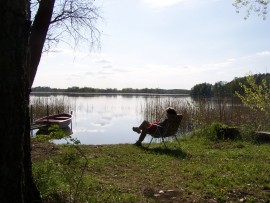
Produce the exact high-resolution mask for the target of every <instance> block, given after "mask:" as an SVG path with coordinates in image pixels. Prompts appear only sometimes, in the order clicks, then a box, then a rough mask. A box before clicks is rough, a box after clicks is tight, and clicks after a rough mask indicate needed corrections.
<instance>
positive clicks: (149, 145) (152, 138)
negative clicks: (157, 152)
mask: <svg viewBox="0 0 270 203" xmlns="http://www.w3.org/2000/svg"><path fill="white" fill-rule="evenodd" d="M153 139H154V138H153V137H152V139H151V141H150V142H149V144H148V146H147V148H149V146H150V144H151V143H152V141H153Z"/></svg>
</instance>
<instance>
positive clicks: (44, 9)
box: [29, 0, 55, 87]
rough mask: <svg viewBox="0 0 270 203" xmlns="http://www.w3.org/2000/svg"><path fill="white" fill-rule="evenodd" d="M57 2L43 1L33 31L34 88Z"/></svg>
mask: <svg viewBox="0 0 270 203" xmlns="http://www.w3.org/2000/svg"><path fill="white" fill-rule="evenodd" d="M54 3H55V0H41V2H40V3H39V8H38V11H37V14H36V16H35V20H34V22H33V25H32V29H31V36H30V53H31V60H30V66H29V84H30V87H32V84H33V82H34V79H35V76H36V72H37V68H38V65H39V62H40V58H41V54H42V49H43V46H44V42H45V40H46V35H47V33H48V29H49V26H50V22H51V18H52V13H53V7H54Z"/></svg>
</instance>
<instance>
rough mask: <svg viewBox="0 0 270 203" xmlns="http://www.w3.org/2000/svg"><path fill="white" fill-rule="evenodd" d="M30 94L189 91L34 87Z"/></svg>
mask: <svg viewBox="0 0 270 203" xmlns="http://www.w3.org/2000/svg"><path fill="white" fill-rule="evenodd" d="M32 92H55V93H96V94H102V93H104V94H111V93H114V94H128V93H130V94H183V95H189V94H190V90H185V89H170V90H167V89H159V88H155V89H148V88H143V89H133V88H124V89H122V90H118V89H116V88H114V89H112V88H107V89H98V88H92V87H82V88H80V87H69V88H67V89H59V88H50V87H34V88H32Z"/></svg>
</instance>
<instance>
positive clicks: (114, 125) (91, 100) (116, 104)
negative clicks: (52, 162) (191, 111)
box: [31, 95, 186, 145]
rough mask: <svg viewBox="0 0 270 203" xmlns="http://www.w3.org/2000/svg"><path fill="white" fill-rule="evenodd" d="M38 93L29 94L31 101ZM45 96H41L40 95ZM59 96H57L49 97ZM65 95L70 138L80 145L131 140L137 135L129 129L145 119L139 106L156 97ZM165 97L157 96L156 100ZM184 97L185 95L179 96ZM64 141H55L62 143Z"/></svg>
mask: <svg viewBox="0 0 270 203" xmlns="http://www.w3.org/2000/svg"><path fill="white" fill-rule="evenodd" d="M36 97H40V96H33V95H32V96H31V100H33V99H35V98H36ZM43 97H44V96H43ZM49 97H59V96H49ZM61 97H68V100H69V102H70V103H71V108H72V112H73V120H72V132H73V134H72V137H73V138H77V139H78V140H80V142H81V143H82V144H94V145H96V144H119V143H134V142H135V141H136V140H137V139H138V134H137V133H134V132H133V131H132V130H131V129H132V127H133V126H138V125H139V124H140V123H141V122H142V121H143V120H144V119H143V115H142V111H141V110H142V109H141V108H142V107H143V106H144V104H145V102H146V101H149V100H153V99H156V98H157V96H128V95H124V96H123V95H110V96H107V95H94V96H88V97H85V96H83V97H81V96H61ZM162 98H164V99H166V98H168V96H159V99H162ZM179 99H186V97H179ZM64 142H65V141H62V140H60V141H56V143H64Z"/></svg>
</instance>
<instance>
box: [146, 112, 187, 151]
mask: <svg viewBox="0 0 270 203" xmlns="http://www.w3.org/2000/svg"><path fill="white" fill-rule="evenodd" d="M182 118H183V115H182V114H177V115H176V116H175V117H174V118H171V119H169V120H168V123H167V125H166V126H165V127H162V126H159V125H156V126H157V128H156V131H155V132H154V133H153V134H149V135H151V137H152V138H151V141H150V142H149V144H148V146H147V148H149V146H150V144H151V143H152V141H153V139H160V138H161V140H162V142H163V144H164V146H165V147H166V148H167V146H166V144H165V141H164V138H168V137H174V138H175V139H176V141H177V143H178V145H179V147H180V143H179V141H178V139H177V137H176V136H177V132H178V128H179V126H180V123H181V120H182ZM162 128H163V129H162ZM161 129H162V130H161Z"/></svg>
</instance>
